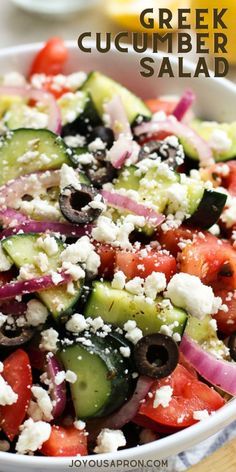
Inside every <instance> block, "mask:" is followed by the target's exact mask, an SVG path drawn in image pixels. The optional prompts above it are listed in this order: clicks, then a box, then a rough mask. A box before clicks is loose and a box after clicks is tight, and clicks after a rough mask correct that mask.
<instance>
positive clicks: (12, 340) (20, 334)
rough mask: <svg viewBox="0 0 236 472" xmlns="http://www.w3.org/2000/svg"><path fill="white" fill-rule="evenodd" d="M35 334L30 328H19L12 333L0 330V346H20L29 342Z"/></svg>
mask: <svg viewBox="0 0 236 472" xmlns="http://www.w3.org/2000/svg"><path fill="white" fill-rule="evenodd" d="M34 333H35V330H33V329H31V328H21V329H17V330H14V331H8V332H6V330H3V329H1V330H0V346H1V347H14V346H21V345H22V344H25V343H27V342H28V341H30V340H31V339H32V337H33V335H34Z"/></svg>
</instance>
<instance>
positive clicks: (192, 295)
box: [164, 272, 222, 319]
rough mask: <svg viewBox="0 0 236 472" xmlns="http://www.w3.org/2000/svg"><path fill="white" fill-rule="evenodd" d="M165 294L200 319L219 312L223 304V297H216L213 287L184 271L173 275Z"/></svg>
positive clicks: (175, 303)
mask: <svg viewBox="0 0 236 472" xmlns="http://www.w3.org/2000/svg"><path fill="white" fill-rule="evenodd" d="M164 295H165V297H167V298H169V299H170V300H171V301H172V303H173V304H174V305H176V306H178V307H181V308H184V309H185V310H187V312H188V313H190V315H192V316H195V317H196V318H199V319H203V318H204V317H205V316H206V315H213V314H215V313H217V311H218V310H219V308H220V306H221V305H222V300H221V298H220V297H215V295H214V292H213V290H212V288H211V287H208V286H207V285H204V284H203V283H202V282H201V280H200V279H199V277H196V276H195V275H189V274H185V273H183V272H181V273H179V274H175V275H174V276H173V277H172V279H171V281H170V282H169V284H168V286H167V290H166V292H165V294H164Z"/></svg>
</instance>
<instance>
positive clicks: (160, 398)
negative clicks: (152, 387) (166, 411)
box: [153, 385, 173, 408]
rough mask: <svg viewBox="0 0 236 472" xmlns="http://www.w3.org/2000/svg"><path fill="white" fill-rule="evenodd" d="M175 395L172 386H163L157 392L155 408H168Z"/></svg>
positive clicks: (154, 401) (154, 402)
mask: <svg viewBox="0 0 236 472" xmlns="http://www.w3.org/2000/svg"><path fill="white" fill-rule="evenodd" d="M172 395H173V388H171V387H170V385H163V387H160V388H158V389H157V390H156V392H155V396H154V400H153V408H157V407H158V406H159V405H161V406H162V407H163V408H167V407H168V406H169V404H170V401H171V398H172Z"/></svg>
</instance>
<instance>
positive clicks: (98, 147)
mask: <svg viewBox="0 0 236 472" xmlns="http://www.w3.org/2000/svg"><path fill="white" fill-rule="evenodd" d="M104 149H106V143H104V141H102V140H101V138H96V139H95V140H94V141H92V142H91V143H89V145H88V150H89V151H90V152H96V151H102V150H104Z"/></svg>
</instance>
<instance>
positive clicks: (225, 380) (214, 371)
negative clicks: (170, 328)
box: [180, 334, 236, 395]
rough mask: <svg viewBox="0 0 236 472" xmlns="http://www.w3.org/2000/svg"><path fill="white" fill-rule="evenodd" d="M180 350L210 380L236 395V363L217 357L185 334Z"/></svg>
mask: <svg viewBox="0 0 236 472" xmlns="http://www.w3.org/2000/svg"><path fill="white" fill-rule="evenodd" d="M180 351H181V352H182V353H183V354H184V356H185V357H186V359H187V360H188V361H189V362H190V363H191V364H192V366H193V367H194V368H195V369H196V371H197V372H198V373H199V374H200V375H201V376H202V377H203V378H204V379H206V380H207V381H208V382H210V383H211V384H212V385H215V386H216V387H219V388H221V389H222V390H224V392H227V393H229V394H230V395H236V363H235V362H228V361H224V360H221V359H217V358H216V357H215V356H213V355H212V354H211V353H209V352H207V351H205V350H204V349H203V348H202V347H201V346H199V344H197V343H196V342H195V341H193V340H192V339H191V338H189V336H187V335H186V334H184V336H183V337H182V341H181V343H180Z"/></svg>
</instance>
